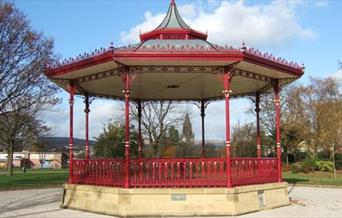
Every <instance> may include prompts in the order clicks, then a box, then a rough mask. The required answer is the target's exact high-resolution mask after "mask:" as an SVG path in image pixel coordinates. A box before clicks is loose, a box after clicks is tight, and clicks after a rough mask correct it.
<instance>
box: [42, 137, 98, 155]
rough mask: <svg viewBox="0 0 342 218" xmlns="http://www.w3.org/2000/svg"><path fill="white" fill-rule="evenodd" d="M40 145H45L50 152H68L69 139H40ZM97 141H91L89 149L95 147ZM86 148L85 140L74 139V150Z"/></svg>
mask: <svg viewBox="0 0 342 218" xmlns="http://www.w3.org/2000/svg"><path fill="white" fill-rule="evenodd" d="M38 141H39V143H42V144H44V145H45V146H46V147H47V150H48V151H61V152H65V151H67V150H68V146H69V138H68V137H40V138H39V139H38ZM95 143H96V141H93V140H89V147H93V146H94V144H95ZM84 146H85V140H84V139H78V138H74V150H75V151H77V150H82V149H84Z"/></svg>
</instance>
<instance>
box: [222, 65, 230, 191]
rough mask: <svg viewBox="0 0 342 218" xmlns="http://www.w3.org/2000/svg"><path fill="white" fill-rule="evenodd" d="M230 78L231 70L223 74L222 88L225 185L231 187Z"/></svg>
mask: <svg viewBox="0 0 342 218" xmlns="http://www.w3.org/2000/svg"><path fill="white" fill-rule="evenodd" d="M231 79H232V75H231V70H230V71H228V72H226V73H225V74H224V78H223V85H224V90H223V94H224V96H225V105H226V107H225V108H226V162H227V168H226V173H227V184H226V185H227V187H228V188H230V187H232V176H231V146H230V105H229V100H230V99H229V96H230V93H231V90H230V81H231Z"/></svg>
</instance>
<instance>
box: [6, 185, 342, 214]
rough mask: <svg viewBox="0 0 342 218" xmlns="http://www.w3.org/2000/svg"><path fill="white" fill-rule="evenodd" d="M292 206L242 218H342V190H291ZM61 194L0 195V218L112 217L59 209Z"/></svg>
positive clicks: (58, 191)
mask: <svg viewBox="0 0 342 218" xmlns="http://www.w3.org/2000/svg"><path fill="white" fill-rule="evenodd" d="M289 193H290V198H291V202H292V203H291V206H288V207H282V208H277V209H273V210H265V211H260V212H256V213H251V214H245V215H242V216H239V217H241V218H247V217H251V218H252V217H260V218H261V217H269V218H271V217H277V218H278V217H279V218H280V217H284V218H285V217H286V218H287V217H291V218H293V217H303V218H316V217H317V218H330V217H341V218H342V189H334V188H313V187H293V186H290V187H289ZM61 194H62V190H61V189H60V188H53V189H34V190H20V191H3V192H0V217H2V218H12V217H13V218H14V217H25V218H27V217H30V218H33V217H49V218H54V217H63V218H88V217H98V218H101V217H110V216H105V215H99V214H92V213H87V212H82V211H75V210H67V209H61V208H59V204H60V199H61Z"/></svg>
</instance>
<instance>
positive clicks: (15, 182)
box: [0, 169, 68, 190]
mask: <svg viewBox="0 0 342 218" xmlns="http://www.w3.org/2000/svg"><path fill="white" fill-rule="evenodd" d="M6 173H7V172H6V171H5V170H0V190H14V189H31V188H47V187H57V186H61V185H62V184H63V183H65V181H66V180H67V178H68V170H67V169H54V170H52V169H28V170H26V174H24V173H23V171H22V170H20V169H15V170H14V176H12V177H10V176H6Z"/></svg>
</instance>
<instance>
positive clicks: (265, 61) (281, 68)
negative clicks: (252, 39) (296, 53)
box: [243, 53, 304, 77]
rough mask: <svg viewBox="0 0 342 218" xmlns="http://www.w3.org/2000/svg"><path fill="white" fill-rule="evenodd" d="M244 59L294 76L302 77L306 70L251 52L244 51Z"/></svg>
mask: <svg viewBox="0 0 342 218" xmlns="http://www.w3.org/2000/svg"><path fill="white" fill-rule="evenodd" d="M243 60H244V61H246V62H249V63H253V64H258V65H261V66H264V67H267V68H271V69H273V70H278V71H282V72H284V73H287V74H290V75H293V76H299V77H300V76H302V75H303V74H304V71H303V69H301V68H295V67H291V66H288V65H285V64H281V63H277V62H274V61H272V60H269V59H265V58H262V57H259V56H257V55H253V54H249V53H244V58H243Z"/></svg>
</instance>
